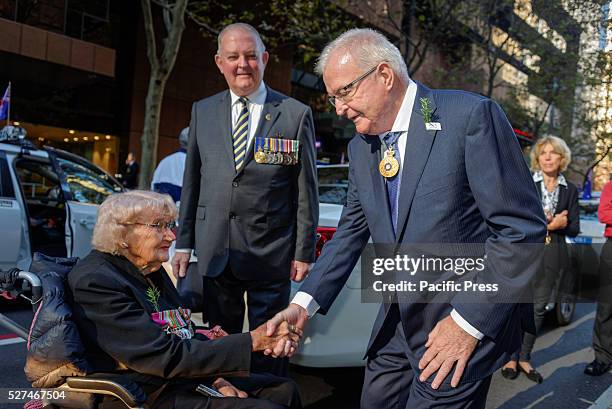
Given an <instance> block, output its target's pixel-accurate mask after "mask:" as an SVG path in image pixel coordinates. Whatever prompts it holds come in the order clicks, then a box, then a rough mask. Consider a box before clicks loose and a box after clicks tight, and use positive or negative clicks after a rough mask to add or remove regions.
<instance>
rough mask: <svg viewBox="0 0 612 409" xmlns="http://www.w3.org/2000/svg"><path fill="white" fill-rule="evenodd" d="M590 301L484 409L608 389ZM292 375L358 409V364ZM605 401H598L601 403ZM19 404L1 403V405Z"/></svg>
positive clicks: (535, 405) (5, 344)
mask: <svg viewBox="0 0 612 409" xmlns="http://www.w3.org/2000/svg"><path fill="white" fill-rule="evenodd" d="M0 312H2V313H5V314H6V315H7V316H9V317H10V318H12V319H14V320H16V321H17V322H19V323H21V324H27V323H28V322H29V321H30V320H31V317H32V314H31V312H30V311H29V310H28V308H27V307H25V308H24V307H23V306H20V307H12V306H9V307H7V305H6V303H2V304H0ZM594 317H595V305H594V304H579V305H578V306H577V310H576V314H575V316H574V320H573V322H572V324H570V325H568V326H566V327H561V328H556V327H554V326H552V325H551V324H547V325H546V326H545V328H544V331H545V332H544V333H543V335H541V336H540V337H539V338H538V340H537V342H536V347H535V350H534V355H533V361H532V362H533V364H534V365H535V366H536V367H537V368H538V370H539V371H540V372H541V373H542V375H543V376H544V379H545V380H544V383H542V384H541V385H536V384H535V383H533V382H531V381H529V380H528V379H527V378H526V377H525V376H523V375H521V376H519V377H518V378H517V379H515V380H513V381H509V380H506V379H504V378H502V377H501V376H500V375H499V373H496V374H495V375H494V377H493V382H492V385H491V390H490V392H489V397H488V400H487V409H498V408H499V409H552V408H554V409H587V408H590V407H591V405H593V404H594V403H595V402H596V401H597V399H598V398H600V396H602V395H604V394H605V392H606V391H607V390H608V389H609V388H612V372H610V373H608V374H606V375H603V376H601V377H589V376H587V375H584V374H583V373H582V371H583V369H584V366H585V365H586V364H587V363H588V362H590V361H591V360H592V353H593V352H592V349H591V333H592V328H593V319H594ZM14 341H16V339H15V338H13V337H11V335H10V334H9V332H8V331H5V330H3V329H1V328H0V357H1V358H2V359H1V361H0V387H2V388H9V387H13V388H15V387H27V386H28V383H27V381H26V379H25V376H24V375H23V366H24V362H25V351H26V344H25V342H18V343H11V342H14ZM291 376H292V377H293V378H294V379H295V380H296V381H297V383H298V385H299V386H300V389H301V391H302V398H303V400H304V403H305V405H306V409H357V408H358V407H359V396H360V393H361V384H362V381H363V369H362V368H335V369H328V368H325V369H314V368H301V367H295V366H294V367H292V368H291ZM603 400H605V402H604V403H603V404H601V403H602V402H603ZM598 403H600V406H599V407H598V409H607V408H609V407H611V408H612V389H610V390H608V393H607V394H606V395H604V397H602V399H601V400H600V402H598ZM17 407H21V405H8V404H2V403H0V409H1V408H7V409H8V408H17Z"/></svg>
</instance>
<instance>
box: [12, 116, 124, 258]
mask: <svg viewBox="0 0 612 409" xmlns="http://www.w3.org/2000/svg"><path fill="white" fill-rule="evenodd" d="M121 191H123V187H122V186H121V184H120V183H119V182H118V181H117V180H116V179H115V178H113V177H112V176H110V175H109V174H108V173H106V172H105V171H104V170H102V169H100V168H99V167H97V166H96V165H94V164H92V163H91V162H89V161H87V160H86V159H83V158H81V157H79V156H77V155H74V154H71V153H69V152H65V151H62V150H59V149H54V148H51V147H47V146H46V147H44V148H37V147H36V146H34V145H33V144H32V143H31V142H30V141H28V139H27V138H26V137H25V131H24V130H23V129H22V128H18V127H12V126H10V127H5V128H4V129H3V130H2V131H0V237H1V238H2V245H1V246H0V269H9V268H13V267H18V268H20V269H24V270H26V269H27V268H28V267H29V265H30V262H31V259H32V253H33V252H35V251H39V252H42V253H45V254H47V255H49V256H58V257H66V256H68V257H73V256H74V257H82V256H84V255H85V254H87V253H88V252H89V250H90V249H91V244H90V243H91V236H92V233H93V227H94V225H95V223H96V216H97V212H98V206H99V205H100V204H101V203H102V201H104V199H105V198H106V197H107V196H108V195H110V194H111V193H115V192H121Z"/></svg>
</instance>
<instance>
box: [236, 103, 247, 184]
mask: <svg viewBox="0 0 612 409" xmlns="http://www.w3.org/2000/svg"><path fill="white" fill-rule="evenodd" d="M238 101H240V103H241V104H242V108H241V109H240V114H238V121H236V125H234V130H233V131H232V139H233V141H234V166H235V167H236V172H238V171H239V170H240V168H241V167H242V165H243V164H244V158H245V156H246V146H247V140H248V134H249V105H248V102H249V100H248V99H246V98H244V97H241V98H240V99H239V100H238Z"/></svg>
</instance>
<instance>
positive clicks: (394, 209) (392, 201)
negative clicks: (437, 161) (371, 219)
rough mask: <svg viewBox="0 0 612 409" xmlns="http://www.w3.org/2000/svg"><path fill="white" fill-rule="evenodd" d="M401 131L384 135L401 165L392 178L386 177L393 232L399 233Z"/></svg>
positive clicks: (386, 143) (385, 140) (386, 142)
mask: <svg viewBox="0 0 612 409" xmlns="http://www.w3.org/2000/svg"><path fill="white" fill-rule="evenodd" d="M400 135H401V132H389V133H388V134H386V135H385V136H384V137H383V141H384V142H385V145H387V148H389V147H391V148H393V156H394V157H395V159H397V162H398V163H399V165H400V168H399V170H398V171H397V174H396V175H395V176H393V177H391V178H385V181H386V182H387V195H388V196H389V209H390V210H391V221H392V222H393V232H394V233H396V234H397V215H398V197H399V188H400V181H401V179H402V161H401V157H400V153H399V147H398V145H397V140H398V138H399V137H400Z"/></svg>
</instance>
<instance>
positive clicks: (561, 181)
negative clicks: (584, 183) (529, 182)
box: [533, 170, 567, 187]
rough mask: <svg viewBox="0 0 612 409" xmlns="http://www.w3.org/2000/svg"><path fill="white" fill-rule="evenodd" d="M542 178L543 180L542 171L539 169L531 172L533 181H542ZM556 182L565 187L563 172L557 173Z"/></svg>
mask: <svg viewBox="0 0 612 409" xmlns="http://www.w3.org/2000/svg"><path fill="white" fill-rule="evenodd" d="M543 180H544V174H543V173H542V171H541V170H537V171H536V172H535V173H534V174H533V181H534V182H535V183H538V182H542V181H543ZM557 183H558V184H559V185H561V186H565V187H567V181H566V180H565V176H563V174H561V173H559V176H557Z"/></svg>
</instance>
